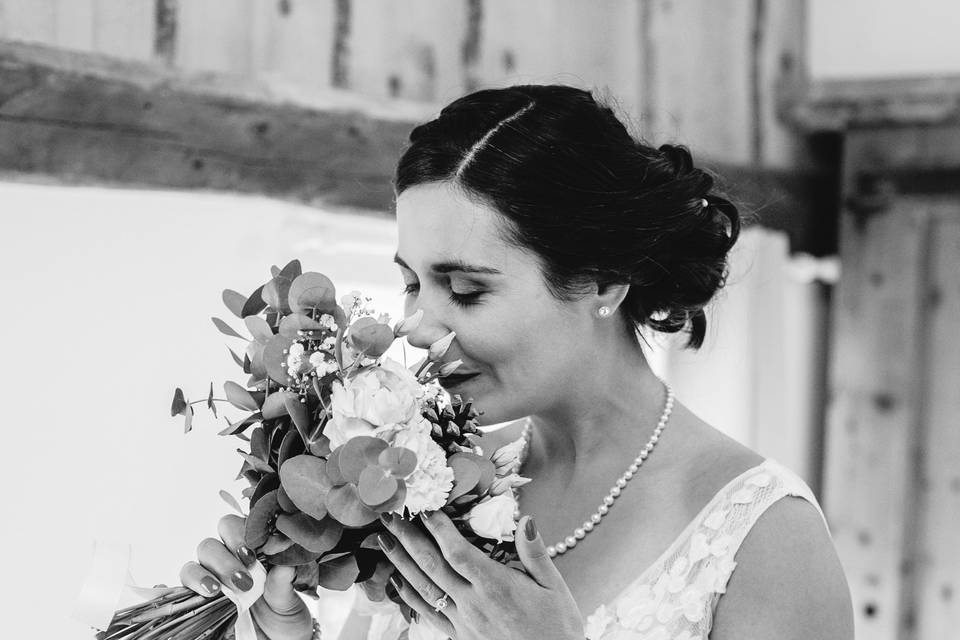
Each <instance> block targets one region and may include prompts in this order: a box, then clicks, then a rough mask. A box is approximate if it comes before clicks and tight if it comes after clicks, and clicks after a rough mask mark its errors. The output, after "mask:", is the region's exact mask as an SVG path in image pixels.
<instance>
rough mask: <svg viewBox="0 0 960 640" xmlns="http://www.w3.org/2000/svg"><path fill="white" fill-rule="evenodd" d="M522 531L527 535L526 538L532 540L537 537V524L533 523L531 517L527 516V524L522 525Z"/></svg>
mask: <svg viewBox="0 0 960 640" xmlns="http://www.w3.org/2000/svg"><path fill="white" fill-rule="evenodd" d="M523 532H524V533H525V534H526V536H527V540H528V541H530V542H533V541H534V540H536V539H537V525H535V524H534V523H533V518H527V524H526V525H524V527H523Z"/></svg>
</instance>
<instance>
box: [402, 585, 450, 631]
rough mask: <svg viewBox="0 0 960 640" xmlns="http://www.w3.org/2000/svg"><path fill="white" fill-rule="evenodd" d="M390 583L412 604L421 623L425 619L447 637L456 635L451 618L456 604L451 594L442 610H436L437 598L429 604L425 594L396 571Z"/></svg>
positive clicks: (411, 606) (405, 600)
mask: <svg viewBox="0 0 960 640" xmlns="http://www.w3.org/2000/svg"><path fill="white" fill-rule="evenodd" d="M390 584H392V585H393V588H394V589H396V590H397V593H398V594H399V595H400V597H401V598H403V601H404V602H406V603H407V604H408V605H410V608H411V609H413V610H414V611H416V612H417V615H416V618H417V622H419V623H420V624H422V623H423V622H424V621H425V622H427V623H429V624H430V625H431V626H433V628H434V629H436V630H437V631H440V632H441V633H442V634H443V636H445V637H448V638H455V637H456V631H455V629H454V626H453V623H452V622H450V618H449V616H450V615H451V614H452V613H453V610H454V609H455V607H456V605H455V603H454V602H453V601H452V600H451V599H450V598H449V596H448V597H447V605H446V606H445V607H444V608H443V609H441V610H440V611H436V610H435V609H434V604H433V603H434V602H435V600H431V601H429V602H430V604H428V601H427V600H424V598H423V596H422V595H421V594H420V593H419V592H417V590H416V589H414V588H412V587H411V586H410V584H409V583H408V582H407V581H406V580H404V579H403V578H402V577H401V576H400V575H399V574H396V573H395V574H393V575H392V576H391V577H390Z"/></svg>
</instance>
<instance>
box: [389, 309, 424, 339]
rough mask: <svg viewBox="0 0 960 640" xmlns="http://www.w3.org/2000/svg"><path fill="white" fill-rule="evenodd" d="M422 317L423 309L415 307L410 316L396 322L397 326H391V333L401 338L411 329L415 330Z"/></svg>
mask: <svg viewBox="0 0 960 640" xmlns="http://www.w3.org/2000/svg"><path fill="white" fill-rule="evenodd" d="M422 319H423V309H417V312H416V313H415V314H413V315H412V316H409V317H407V318H404V319H403V320H401V321H400V322H398V323H397V326H396V327H394V328H393V335H395V336H397V337H398V338H402V337H403V336H405V335H407V334H408V333H410V332H411V331H413V330H415V329H416V328H417V327H418V326H420V321H421V320H422Z"/></svg>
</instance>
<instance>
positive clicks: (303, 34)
mask: <svg viewBox="0 0 960 640" xmlns="http://www.w3.org/2000/svg"><path fill="white" fill-rule="evenodd" d="M334 11H335V5H334V0H311V1H309V2H304V1H303V0H286V1H285V2H258V3H256V4H255V5H254V7H253V25H252V32H251V45H250V46H251V56H252V60H251V71H252V73H253V75H254V76H255V77H258V78H266V79H269V80H271V81H274V82H283V83H290V84H296V85H298V86H299V87H301V88H303V89H305V90H310V89H313V90H316V89H318V88H326V87H328V86H331V85H332V61H333V41H334V18H335V13H334Z"/></svg>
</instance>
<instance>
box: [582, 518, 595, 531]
mask: <svg viewBox="0 0 960 640" xmlns="http://www.w3.org/2000/svg"><path fill="white" fill-rule="evenodd" d="M583 530H584V531H586V532H587V533H590V532H591V531H593V521H592V520H587V521H586V522H584V523H583Z"/></svg>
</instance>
